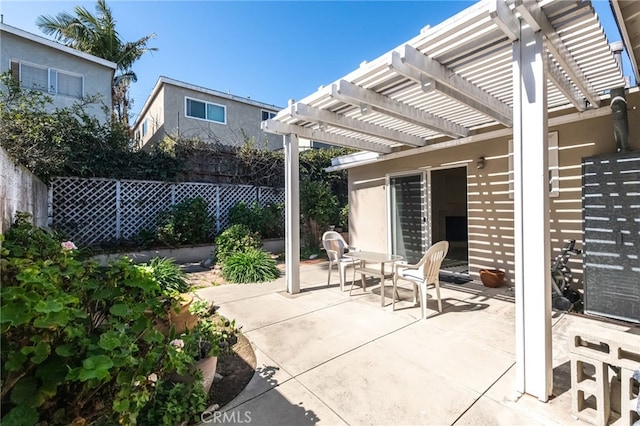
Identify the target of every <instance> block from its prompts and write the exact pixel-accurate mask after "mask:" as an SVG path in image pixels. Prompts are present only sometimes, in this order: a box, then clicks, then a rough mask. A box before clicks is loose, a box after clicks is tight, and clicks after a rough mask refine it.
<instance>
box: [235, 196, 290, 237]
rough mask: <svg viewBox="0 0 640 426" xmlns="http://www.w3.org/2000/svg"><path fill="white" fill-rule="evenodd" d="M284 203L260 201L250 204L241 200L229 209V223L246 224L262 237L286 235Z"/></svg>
mask: <svg viewBox="0 0 640 426" xmlns="http://www.w3.org/2000/svg"><path fill="white" fill-rule="evenodd" d="M283 214H284V204H282V203H280V204H276V203H268V204H267V205H266V206H261V205H260V204H258V203H255V202H254V203H253V204H251V205H248V204H247V203H245V202H243V201H241V202H239V203H238V204H236V205H235V206H233V207H232V208H231V209H229V223H230V224H231V225H244V226H246V227H247V228H249V229H250V230H251V231H253V232H257V233H258V234H260V236H261V237H262V238H280V237H283V236H284V217H283Z"/></svg>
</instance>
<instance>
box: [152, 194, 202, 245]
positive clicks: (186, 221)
mask: <svg viewBox="0 0 640 426" xmlns="http://www.w3.org/2000/svg"><path fill="white" fill-rule="evenodd" d="M207 210H208V205H207V202H206V201H205V200H204V198H202V197H196V198H186V199H184V200H183V201H181V202H179V203H178V204H175V205H173V206H171V207H170V208H169V209H168V210H164V211H161V212H160V213H158V217H157V218H156V223H157V228H156V238H157V239H158V241H160V242H161V243H163V244H166V245H168V246H171V247H175V246H179V245H183V244H201V243H206V242H209V241H211V235H212V234H213V225H214V218H213V216H211V215H210V214H209V212H208V211H207Z"/></svg>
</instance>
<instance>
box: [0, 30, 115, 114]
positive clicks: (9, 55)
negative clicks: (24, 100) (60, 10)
mask: <svg viewBox="0 0 640 426" xmlns="http://www.w3.org/2000/svg"><path fill="white" fill-rule="evenodd" d="M12 60H14V61H23V62H29V63H31V64H34V65H39V66H44V67H48V68H55V69H58V70H61V71H68V72H70V73H74V74H81V75H82V76H83V77H84V96H89V95H96V94H97V95H100V96H101V104H91V105H88V106H87V107H86V111H87V112H88V113H89V114H91V115H93V116H94V117H96V118H98V119H100V120H101V121H102V122H103V123H104V122H106V120H108V119H109V115H108V114H105V112H104V111H103V105H108V106H109V109H110V107H111V83H112V81H113V80H112V79H113V69H111V68H109V67H106V66H104V65H101V64H98V63H96V62H92V61H89V60H87V59H83V58H81V57H79V56H75V55H71V54H69V53H65V52H63V51H60V50H57V49H54V48H51V47H48V46H46V45H43V44H40V43H36V42H34V41H32V40H29V39H25V38H22V37H19V36H16V35H14V34H12V33H9V32H6V31H2V42H1V43H0V72H5V71H8V70H9V69H10V66H11V61H12ZM49 96H51V97H52V98H53V105H52V107H58V108H64V107H69V106H71V105H73V103H74V102H77V101H78V99H76V98H74V97H71V96H64V95H59V94H58V95H49Z"/></svg>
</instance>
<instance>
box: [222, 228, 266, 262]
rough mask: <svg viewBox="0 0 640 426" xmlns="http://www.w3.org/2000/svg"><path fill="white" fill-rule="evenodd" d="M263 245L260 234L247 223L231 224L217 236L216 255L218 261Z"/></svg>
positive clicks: (223, 260)
mask: <svg viewBox="0 0 640 426" xmlns="http://www.w3.org/2000/svg"><path fill="white" fill-rule="evenodd" d="M260 247H262V241H261V240H260V236H259V235H258V234H257V233H256V232H252V231H251V230H250V229H249V228H247V227H246V226H245V225H231V226H230V227H228V228H227V229H225V230H224V231H222V233H221V234H220V235H218V237H217V238H216V252H215V257H216V260H217V261H218V262H221V263H224V262H225V260H226V259H227V258H228V257H229V256H231V255H233V254H235V253H238V252H243V251H246V250H249V249H259V248H260Z"/></svg>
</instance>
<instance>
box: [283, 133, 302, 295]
mask: <svg viewBox="0 0 640 426" xmlns="http://www.w3.org/2000/svg"><path fill="white" fill-rule="evenodd" d="M283 144H284V161H285V171H284V173H285V179H284V181H285V183H284V186H285V278H286V283H287V292H288V293H289V294H294V293H299V292H300V167H299V164H300V149H299V143H298V136H297V135H294V134H287V135H285V136H284V137H283Z"/></svg>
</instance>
